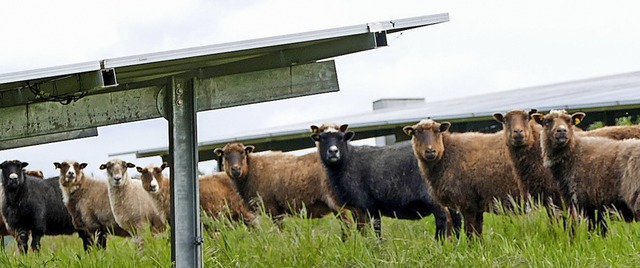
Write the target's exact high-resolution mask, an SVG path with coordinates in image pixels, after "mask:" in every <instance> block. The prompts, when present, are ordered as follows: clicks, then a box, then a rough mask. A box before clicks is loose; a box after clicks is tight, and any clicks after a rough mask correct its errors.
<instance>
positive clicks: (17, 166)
mask: <svg viewBox="0 0 640 268" xmlns="http://www.w3.org/2000/svg"><path fill="white" fill-rule="evenodd" d="M28 165H29V163H27V162H20V161H18V160H7V161H4V162H2V164H0V169H2V185H4V187H5V188H6V189H7V190H13V189H17V188H18V187H19V186H20V185H22V184H23V183H24V173H23V169H24V168H25V167H26V166H28Z"/></svg>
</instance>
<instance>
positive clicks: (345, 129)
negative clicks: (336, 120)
mask: <svg viewBox="0 0 640 268" xmlns="http://www.w3.org/2000/svg"><path fill="white" fill-rule="evenodd" d="M347 128H349V124H342V125H341V126H340V132H347Z"/></svg>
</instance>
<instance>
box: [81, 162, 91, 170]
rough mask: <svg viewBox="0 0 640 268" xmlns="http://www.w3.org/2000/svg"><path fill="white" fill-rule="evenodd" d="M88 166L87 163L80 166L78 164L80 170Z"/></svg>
mask: <svg viewBox="0 0 640 268" xmlns="http://www.w3.org/2000/svg"><path fill="white" fill-rule="evenodd" d="M88 165H89V164H87V163H82V164H80V169H84V168H86V167H87V166H88Z"/></svg>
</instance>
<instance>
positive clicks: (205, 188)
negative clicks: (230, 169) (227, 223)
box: [200, 172, 255, 226]
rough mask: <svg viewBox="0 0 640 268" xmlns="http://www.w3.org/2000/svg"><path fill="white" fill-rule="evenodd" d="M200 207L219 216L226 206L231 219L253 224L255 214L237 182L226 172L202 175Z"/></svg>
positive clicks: (205, 211) (214, 215) (210, 214)
mask: <svg viewBox="0 0 640 268" xmlns="http://www.w3.org/2000/svg"><path fill="white" fill-rule="evenodd" d="M200 207H201V208H202V210H203V212H204V213H205V214H207V215H209V216H211V217H213V218H217V217H218V216H219V215H220V214H221V213H222V212H224V211H225V207H228V209H229V212H228V215H227V216H228V217H230V219H231V220H234V221H238V220H242V221H243V222H244V223H245V224H246V225H249V226H251V225H253V222H254V220H255V216H254V214H253V213H252V212H251V211H250V209H249V208H248V207H247V205H246V204H245V202H244V200H243V199H242V197H241V196H240V193H239V192H238V189H237V188H236V185H235V183H234V182H233V181H232V180H231V178H230V177H229V176H228V175H227V174H226V173H225V172H216V173H213V174H208V175H205V176H202V177H200Z"/></svg>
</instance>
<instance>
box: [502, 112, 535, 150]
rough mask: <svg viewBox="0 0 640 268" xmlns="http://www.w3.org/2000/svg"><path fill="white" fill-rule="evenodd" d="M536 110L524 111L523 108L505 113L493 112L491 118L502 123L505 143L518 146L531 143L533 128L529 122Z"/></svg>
mask: <svg viewBox="0 0 640 268" xmlns="http://www.w3.org/2000/svg"><path fill="white" fill-rule="evenodd" d="M536 112H537V110H535V109H534V110H531V111H530V112H525V111H523V110H513V111H509V112H508V113H506V114H504V115H503V114H501V113H494V114H493V118H494V119H495V120H496V121H498V122H500V123H502V125H503V126H504V132H505V135H506V136H507V144H508V145H510V146H514V147H520V146H524V145H528V144H531V142H533V137H532V135H533V133H532V131H533V129H532V127H531V125H530V124H529V122H531V114H533V113H536Z"/></svg>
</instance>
